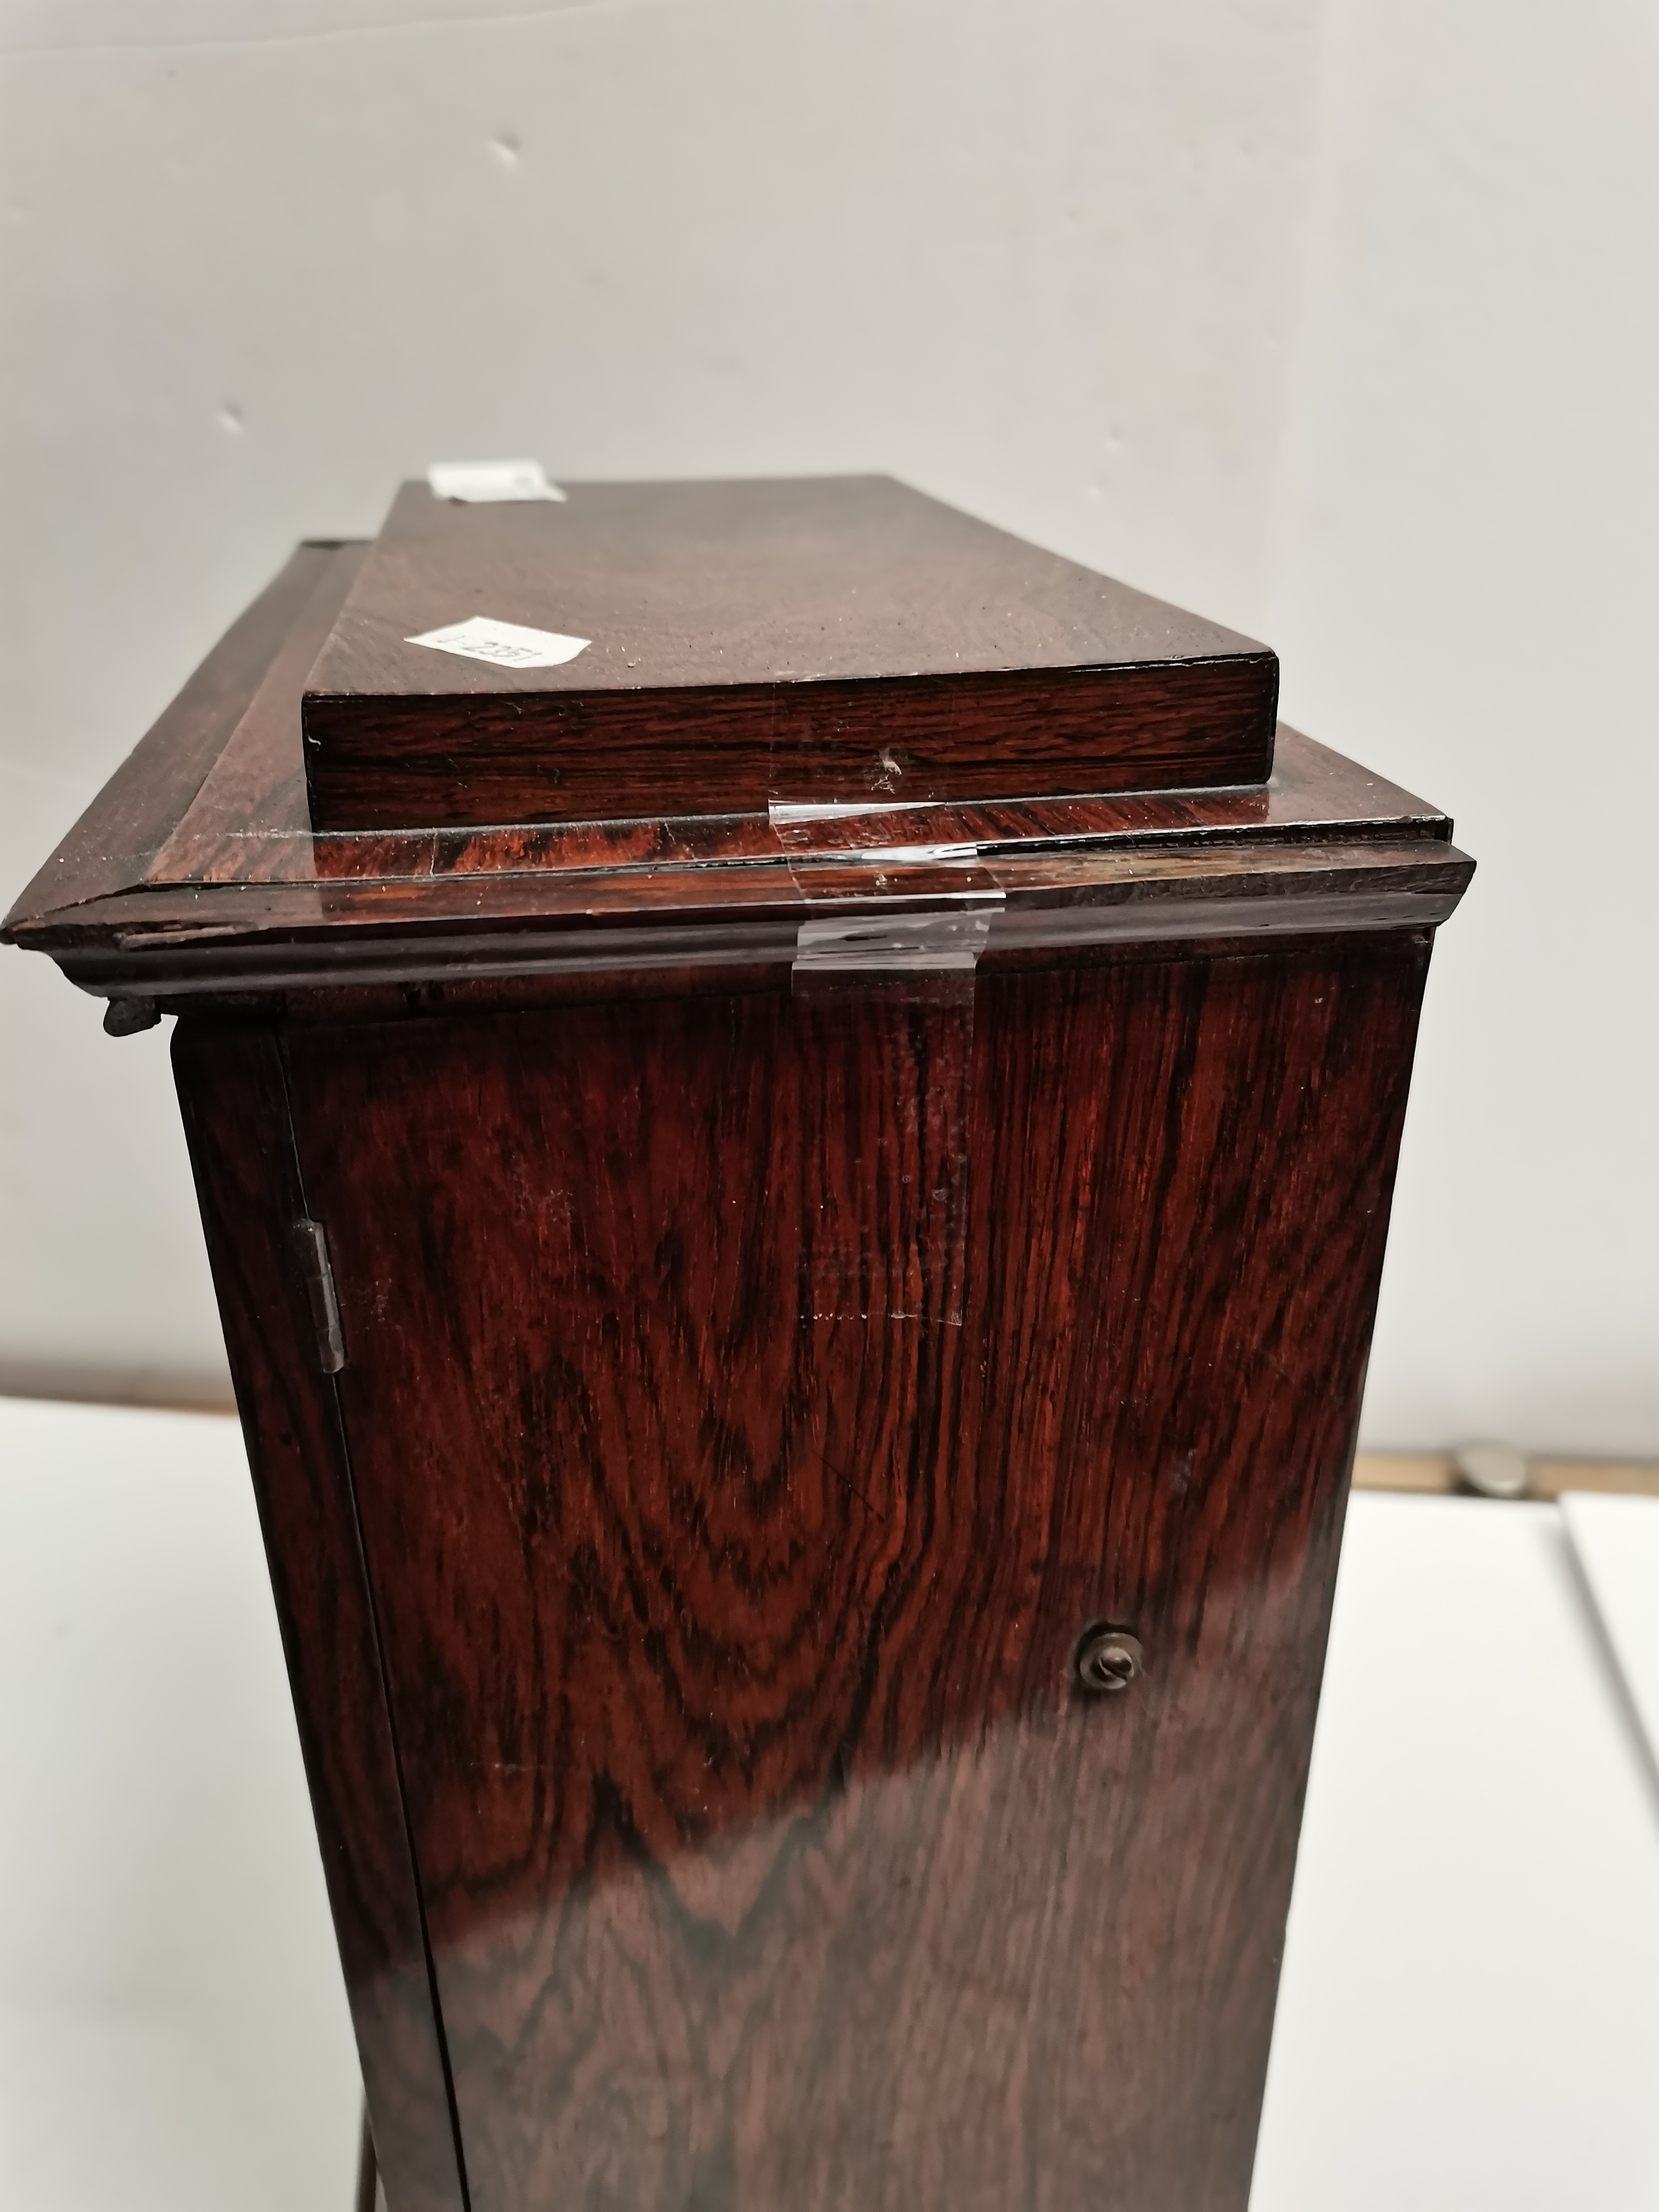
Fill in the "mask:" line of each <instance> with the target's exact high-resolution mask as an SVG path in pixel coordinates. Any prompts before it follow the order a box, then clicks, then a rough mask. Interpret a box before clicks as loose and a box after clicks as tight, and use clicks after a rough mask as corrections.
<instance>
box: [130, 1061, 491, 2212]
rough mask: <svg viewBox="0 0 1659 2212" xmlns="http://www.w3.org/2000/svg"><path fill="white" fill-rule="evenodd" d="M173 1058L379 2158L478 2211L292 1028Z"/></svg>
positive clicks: (431, 2197) (389, 2182)
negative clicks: (298, 1225)
mask: <svg viewBox="0 0 1659 2212" xmlns="http://www.w3.org/2000/svg"><path fill="white" fill-rule="evenodd" d="M173 1068H174V1072H175V1074H176V1077H177V1079H178V1085H179V1103H180V1106H181V1108H182V1109H183V1113H184V1121H185V1136H186V1138H187V1139H188V1141H189V1146H190V1156H191V1166H192V1168H193V1170H194V1172H195V1176H196V1188H197V1197H198V1198H199V1200H200V1201H201V1208H202V1222H203V1226H204V1230H205V1231H206V1234H207V1245H208V1256H209V1259H210V1261H211V1263H212V1267H213V1280H214V1288H215V1290H216V1292H217V1295H218V1299H219V1310H220V1313H221V1316H222V1319H223V1322H224V1328H225V1340H226V1346H227V1349H228V1352H229V1354H230V1365H231V1373H232V1376H233V1377H234V1382H235V1385H236V1402H237V1406H238V1408H239V1410H240V1413H241V1417H242V1431H243V1434H244V1436H245V1437H246V1442H247V1448H248V1462H249V1465H250V1467H251V1468H252V1475H253V1488H254V1495H255V1497H256V1498H257V1499H258V1506H259V1519H260V1524H261V1527H262V1528H263V1530H264V1540H265V1555H266V1558H267V1559H268V1561H269V1563H270V1578H271V1587H272V1589H273V1590H274V1592H275V1594H276V1613H277V1619H278V1620H279V1622H280V1624H281V1626H282V1633H283V1650H284V1652H285V1655H286V1656H287V1660H288V1669H289V1684H290V1686H291V1688H292V1690H293V1694H294V1705H295V1715H296V1717H297V1718H298V1722H299V1729H300V1746H301V1752H302V1753H303V1754H304V1758H305V1765H306V1777H307V1781H308V1783H309V1784H310V1788H311V1802H312V1808H313V1812H314V1814H315V1815H316V1820H317V1838H318V1842H319V1845H320V1847H321V1850H322V1859H323V1872H324V1875H325V1879H326V1881H327V1884H328V1895H329V1904H330V1906H331V1910H332V1912H333V1917H334V1925H335V1930H336V1933H337V1937H338V1940H339V1945H340V1957H341V1963H342V1965H343V1968H344V1972H345V1982H346V1993H347V1996H348V1998H349V2002H350V2006H351V2019H352V2026H353V2027H354V2029H355V2030H356V2038H357V2049H358V2053H359V2056H360V2057H361V2059H362V2069H363V2082H364V2087H365V2091H366V2093H367V2097H368V2109H369V2114H370V2117H371V2119H372V2122H373V2125H374V2131H375V2138H376V2141H377V2142H378V2144H379V2146H380V2167H381V2170H382V2172H383V2173H384V2176H385V2179H386V2189H387V2191H388V2195H389V2197H390V2198H391V2201H392V2203H393V2204H394V2205H395V2207H396V2212H465V2190H464V2187H463V2185H462V2182H461V2176H460V2168H459V2156H458V2152H457V2148H456V2141H455V2131H454V2127H453V2116H452V2107H451V2100H450V2093H449V2086H448V2080H447V2061H446V2058H445V2055H444V2051H443V2045H442V2034H441V2028H440V2027H439V2023H438V2015H437V2007H436V2003H435V1996H434V1990H433V1985H432V1979H431V1971H430V1961H429V1958H428V1949H427V1943H426V1934H425V1929H424V1926H423V1923H422V1911H421V1905H420V1898H419V1893H418V1889H417V1887H416V1878H415V1869H414V1863H413V1860H412V1858H411V1857H410V1841H409V1832H408V1826H407V1822H406V1820H405V1817H404V1804H403V1797H402V1791H401V1787H400V1784H399V1781H398V1769H397V1760H396V1752H395V1746H394V1743H393V1739H392V1723H391V1716H390V1713H389V1711H388V1709H387V1705H386V1691H385V1686H384V1682H383V1678H382V1674H381V1668H380V1650H379V1644H378V1640H377V1637H376V1632H375V1625H374V1607H373V1601H372V1598H371V1595H370V1592H369V1589H368V1581H367V1577H366V1575H365V1572H364V1567H363V1559H362V1545H361V1541H360V1539H359V1534H358V1528H357V1520H356V1507H355V1504H354V1502H353V1498H352V1492H351V1482H350V1473H349V1463H348V1459H347V1454H346V1448H345V1441H344V1437H343V1434H342V1431H341V1427H340V1421H339V1409H338V1407H337V1402H336V1400H335V1395H334V1390H333V1386H332V1384H331V1382H330V1381H329V1380H328V1379H327V1378H326V1377H325V1376H324V1375H323V1374H322V1373H321V1372H320V1371H319V1368H318V1364H317V1359H316V1355H315V1344H314V1339H313V1334H312V1327H311V1321H310V1316H309V1312H308V1310H307V1302H306V1296H305V1291H304V1289H303V1286H302V1285H301V1283H300V1281H299V1280H298V1279H296V1277H295V1273H294V1271H293V1267H292V1264H291V1261H290V1258H289V1225H291V1224H292V1223H293V1222H295V1220H297V1219H299V1218H301V1216H302V1215H303V1214H304V1213H305V1211H306V1200H305V1194H304V1191H303V1188H302V1186H301V1180H300V1176H299V1172H298V1165H297V1161H296V1158H295V1152H294V1140H293V1134H292V1130H291V1127H290V1124H289V1111H288V1103H287V1098H286V1095H285V1086H284V1081H283V1069H282V1064H281V1059H280V1053H279V1046H278V1042H277V1040H276V1035H275V1032H274V1031H273V1030H271V1029H270V1028H269V1027H267V1026H264V1025H263V1024H261V1025H258V1026H252V1025H250V1026H245V1027H237V1028H228V1029H227V1028H215V1029H212V1030H201V1029H198V1028H196V1027H193V1026H192V1025H191V1024H188V1023H183V1024H180V1025H179V1028H178V1029H177V1030H175V1032H174V1035H173Z"/></svg>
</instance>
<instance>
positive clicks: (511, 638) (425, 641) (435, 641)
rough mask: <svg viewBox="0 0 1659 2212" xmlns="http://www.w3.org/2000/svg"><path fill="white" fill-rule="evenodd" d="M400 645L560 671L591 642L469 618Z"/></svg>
mask: <svg viewBox="0 0 1659 2212" xmlns="http://www.w3.org/2000/svg"><path fill="white" fill-rule="evenodd" d="M404 644H405V645H429V646H430V647H432V649H433V651H434V652H435V653H459V654H460V655H461V656H462V658H463V659H466V660H488V661H491V662H493V663H494V665H495V666H496V667H497V668H562V667H563V665H564V664H565V662H566V661H567V660H574V659H575V658H576V655H577V654H578V653H585V652H586V649H587V647H589V646H590V645H591V644H592V639H591V638H586V637H565V636H563V635H561V633H560V632H559V631H557V630H556V629H526V628H525V627H524V625H523V624H522V623H507V622H494V621H492V620H491V619H490V617H489V616H488V615H473V616H472V617H471V618H470V619H469V620H468V621H466V622H461V623H450V624H449V626H448V628H447V629H428V630H422V633H421V635H420V636H419V637H406V638H405V639H404Z"/></svg>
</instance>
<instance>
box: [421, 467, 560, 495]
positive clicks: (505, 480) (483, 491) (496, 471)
mask: <svg viewBox="0 0 1659 2212" xmlns="http://www.w3.org/2000/svg"><path fill="white" fill-rule="evenodd" d="M426 480H427V482H428V483H429V484H430V485H431V487H432V496H433V497H434V499H464V500H466V501H470V502H472V503H475V504H476V503H477V502H480V501H482V502H484V503H486V504H487V503H488V502H489V501H492V500H506V499H562V498H563V497H564V494H563V493H562V491H561V490H560V489H559V487H558V486H557V484H556V483H549V482H548V480H547V471H546V470H545V469H544V468H543V466H542V465H541V463H540V462H539V461H434V463H433V464H432V466H431V467H430V468H429V469H428V471H427V472H426Z"/></svg>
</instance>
